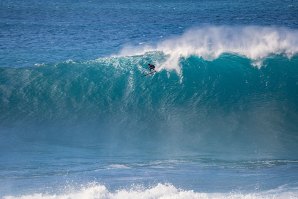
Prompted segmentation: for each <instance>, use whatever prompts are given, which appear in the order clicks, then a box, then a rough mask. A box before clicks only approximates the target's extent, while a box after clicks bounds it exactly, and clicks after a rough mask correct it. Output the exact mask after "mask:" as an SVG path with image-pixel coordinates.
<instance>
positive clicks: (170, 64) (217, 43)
mask: <svg viewBox="0 0 298 199" xmlns="http://www.w3.org/2000/svg"><path fill="white" fill-rule="evenodd" d="M148 51H162V52H164V53H165V54H167V55H169V57H168V59H167V61H166V62H165V63H163V64H162V66H163V68H168V69H175V70H177V71H180V69H179V67H178V65H179V59H180V58H181V57H189V56H191V55H196V56H199V57H202V58H204V59H206V60H213V59H216V58H218V57H219V56H220V55H222V54H223V53H231V54H237V55H241V56H245V57H247V58H249V59H251V60H253V61H254V64H255V65H257V66H261V64H262V61H263V60H264V59H265V58H266V57H268V56H271V55H285V56H287V57H288V58H291V57H292V56H294V55H296V54H297V53H298V30H293V29H288V28H283V27H262V26H238V27H234V26H204V27H200V28H195V29H191V30H189V31H187V32H185V33H184V34H183V35H181V36H177V37H173V38H170V39H167V40H164V41H161V42H159V43H157V44H156V45H151V46H150V45H147V46H142V47H132V46H126V47H124V48H123V49H122V50H121V51H120V53H119V55H120V56H131V55H136V54H144V53H145V52H148Z"/></svg>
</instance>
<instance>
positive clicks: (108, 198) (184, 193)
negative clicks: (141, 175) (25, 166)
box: [4, 184, 298, 199]
mask: <svg viewBox="0 0 298 199" xmlns="http://www.w3.org/2000/svg"><path fill="white" fill-rule="evenodd" d="M66 198H67V199H118V198H119V199H123V198H126V199H138V198H142V199H207V198H209V199H211V198H216V199H221V198H230V199H234V198H235V199H236V198H237V199H238V198H240V199H242V198H243V199H244V198H245V199H259V198H260V199H261V198H262V199H271V198H274V199H279V198H281V199H284V198H288V199H294V198H298V192H297V190H293V191H287V190H279V189H278V190H271V191H267V192H260V193H239V192H232V193H200V192H194V191H192V190H183V189H179V188H176V187H175V186H173V185H171V184H157V185H156V186H153V187H149V188H144V187H142V186H134V187H132V188H130V189H119V190H116V191H109V190H108V189H107V187H105V186H104V185H88V186H86V187H83V188H81V189H80V190H76V191H70V192H69V191H66V193H61V194H43V193H35V194H29V195H20V196H4V199H66Z"/></svg>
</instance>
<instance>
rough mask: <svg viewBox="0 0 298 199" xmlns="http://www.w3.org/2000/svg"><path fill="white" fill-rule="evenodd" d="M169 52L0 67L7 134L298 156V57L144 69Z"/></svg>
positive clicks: (224, 58) (0, 118)
mask: <svg viewBox="0 0 298 199" xmlns="http://www.w3.org/2000/svg"><path fill="white" fill-rule="evenodd" d="M168 57H169V55H167V54H164V53H162V52H159V51H156V52H150V53H145V54H143V55H138V56H126V57H112V58H101V59H98V60H94V61H87V62H80V63H76V62H73V61H67V62H64V63H59V64H55V65H51V64H44V65H40V66H35V67H27V68H0V112H1V115H0V126H1V130H2V132H4V133H2V134H1V135H2V136H3V137H5V139H8V138H7V137H6V136H7V135H17V137H18V136H19V137H21V138H22V139H27V140H46V141H47V142H50V141H55V142H58V141H61V142H63V143H64V142H66V143H69V142H71V141H73V140H77V142H82V143H85V144H86V143H89V144H92V143H93V144H94V143H99V142H102V143H109V142H113V143H117V142H120V143H122V144H124V145H127V146H133V147H136V146H140V147H145V146H147V145H148V146H150V148H152V144H153V145H154V146H155V147H154V148H159V147H162V148H163V150H164V148H167V147H168V149H169V151H173V148H175V149H177V148H181V149H183V150H184V149H187V150H188V149H191V150H195V151H200V152H211V151H212V152H213V151H214V150H215V151H217V150H218V151H219V152H225V151H226V152H232V151H233V153H242V152H243V151H245V153H244V154H246V155H245V157H250V156H249V154H250V155H252V156H255V155H256V154H257V155H258V156H262V155H265V156H266V157H267V156H270V157H272V156H273V157H287V158H288V157H289V158H297V153H296V152H295V151H297V147H298V146H297V136H298V135H297V132H298V127H297V121H298V101H297V99H298V67H297V66H298V57H297V56H293V57H292V58H291V59H288V58H286V57H283V56H278V55H276V56H271V57H268V58H266V59H264V61H263V62H262V63H263V66H262V67H260V68H257V67H254V66H253V61H252V60H251V59H248V58H245V57H242V56H238V55H234V54H228V53H225V54H222V55H221V56H219V57H218V58H216V59H214V60H209V61H208V60H205V59H203V58H201V57H198V56H195V55H193V56H188V57H181V58H180V60H179V66H180V72H179V73H176V72H175V71H172V70H165V69H161V68H160V69H158V70H159V71H158V72H157V73H156V74H154V75H152V76H146V77H145V76H144V75H143V74H144V72H146V69H145V68H146V66H147V64H148V63H163V62H166V60H167V58H168ZM8 137H9V136H8ZM69 137H72V139H69ZM77 142H76V143H77ZM109 146H110V145H109ZM215 146H216V147H215ZM227 146H228V147H227ZM235 149H237V150H235Z"/></svg>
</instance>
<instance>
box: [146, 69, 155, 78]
mask: <svg viewBox="0 0 298 199" xmlns="http://www.w3.org/2000/svg"><path fill="white" fill-rule="evenodd" d="M154 73H156V70H154V71H151V72H149V73H146V74H144V77H145V76H148V75H152V74H154Z"/></svg>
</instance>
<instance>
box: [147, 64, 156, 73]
mask: <svg viewBox="0 0 298 199" xmlns="http://www.w3.org/2000/svg"><path fill="white" fill-rule="evenodd" d="M148 66H149V70H150V72H152V71H155V66H154V65H153V64H148Z"/></svg>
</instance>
